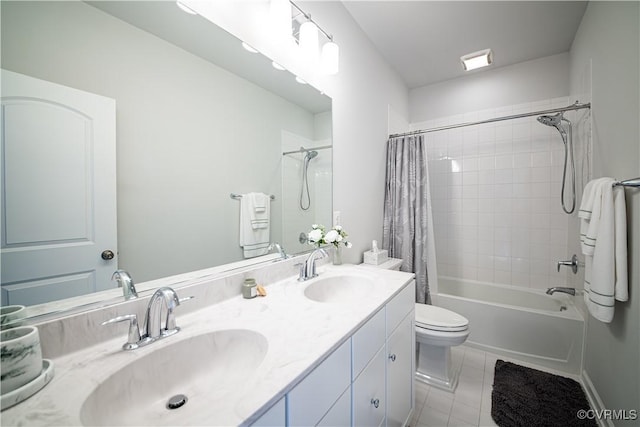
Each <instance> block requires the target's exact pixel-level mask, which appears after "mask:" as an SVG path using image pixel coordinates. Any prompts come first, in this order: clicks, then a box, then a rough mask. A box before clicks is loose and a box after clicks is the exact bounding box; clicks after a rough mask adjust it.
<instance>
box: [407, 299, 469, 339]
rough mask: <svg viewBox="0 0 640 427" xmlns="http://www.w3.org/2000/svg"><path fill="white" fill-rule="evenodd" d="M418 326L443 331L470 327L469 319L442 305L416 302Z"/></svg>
mask: <svg viewBox="0 0 640 427" xmlns="http://www.w3.org/2000/svg"><path fill="white" fill-rule="evenodd" d="M415 313H416V327H418V328H423V329H429V330H432V331H441V332H461V331H465V330H467V329H469V320H468V319H467V318H466V317H464V316H461V315H459V314H458V313H454V312H453V311H451V310H447V309H445V308H442V307H436V306H433V305H427V304H416V312H415Z"/></svg>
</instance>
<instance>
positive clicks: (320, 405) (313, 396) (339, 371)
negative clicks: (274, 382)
mask: <svg viewBox="0 0 640 427" xmlns="http://www.w3.org/2000/svg"><path fill="white" fill-rule="evenodd" d="M350 379H351V340H347V341H345V342H344V343H343V344H342V345H341V346H340V347H338V349H337V350H336V351H334V352H333V353H332V354H331V355H330V356H329V357H327V358H326V359H325V360H324V361H323V362H322V363H321V364H320V365H319V366H318V367H316V368H315V369H314V370H313V371H312V372H311V373H310V374H309V375H308V376H307V377H306V378H305V379H303V380H302V381H301V382H300V384H298V385H297V386H296V387H295V388H294V389H293V390H291V391H290V392H289V393H288V394H287V406H288V411H289V425H292V426H312V425H316V424H317V423H318V422H319V421H320V420H321V419H322V417H323V416H324V414H326V413H327V411H329V409H330V408H331V406H332V405H333V404H334V402H335V401H336V400H338V398H339V397H340V396H341V395H342V393H343V392H344V391H345V390H346V389H347V387H349V383H350Z"/></svg>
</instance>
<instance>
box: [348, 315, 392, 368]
mask: <svg viewBox="0 0 640 427" xmlns="http://www.w3.org/2000/svg"><path fill="white" fill-rule="evenodd" d="M384 318H385V316H384V308H382V309H381V310H379V311H378V312H377V313H376V314H374V315H373V317H372V318H371V319H369V321H368V322H367V323H365V324H364V325H363V326H362V327H361V328H360V329H358V331H357V332H356V333H355V334H353V338H352V341H353V379H354V380H355V379H356V378H357V377H358V375H360V372H362V370H363V369H364V367H365V366H367V363H369V360H371V358H372V357H373V356H374V355H375V354H376V351H378V350H379V349H380V347H381V346H382V345H384V340H385V325H384Z"/></svg>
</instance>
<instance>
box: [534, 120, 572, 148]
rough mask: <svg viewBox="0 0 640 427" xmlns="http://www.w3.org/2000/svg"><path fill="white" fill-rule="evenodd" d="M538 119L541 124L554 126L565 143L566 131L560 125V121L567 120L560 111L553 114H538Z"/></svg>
mask: <svg viewBox="0 0 640 427" xmlns="http://www.w3.org/2000/svg"><path fill="white" fill-rule="evenodd" d="M538 121H539V122H540V123H542V124H543V125H546V126H552V127H554V128H556V129H557V130H558V132H560V135H561V136H562V140H563V141H564V142H565V144H566V135H567V132H566V131H565V129H564V128H563V127H562V122H563V121H566V122H568V120H567V119H565V118H564V117H563V115H562V113H557V114H554V115H553V116H540V117H538ZM569 123H570V122H569Z"/></svg>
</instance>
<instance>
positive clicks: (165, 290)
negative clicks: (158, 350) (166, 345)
mask: <svg viewBox="0 0 640 427" xmlns="http://www.w3.org/2000/svg"><path fill="white" fill-rule="evenodd" d="M179 305H180V299H179V298H178V294H176V291H174V290H173V289H172V288H169V287H166V286H165V287H162V288H160V289H158V290H157V291H155V292H154V294H153V296H151V299H150V300H149V305H148V306H147V317H146V320H145V324H144V337H142V339H152V340H157V339H158V338H160V337H161V336H163V337H165V336H169V335H173V334H175V333H176V332H178V331H179V330H180V328H178V327H177V326H176V320H175V316H174V314H173V310H174V309H175V308H176V307H177V306H179ZM163 307H166V309H167V311H166V313H167V317H166V320H165V324H164V325H165V326H164V328H162V309H163Z"/></svg>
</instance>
